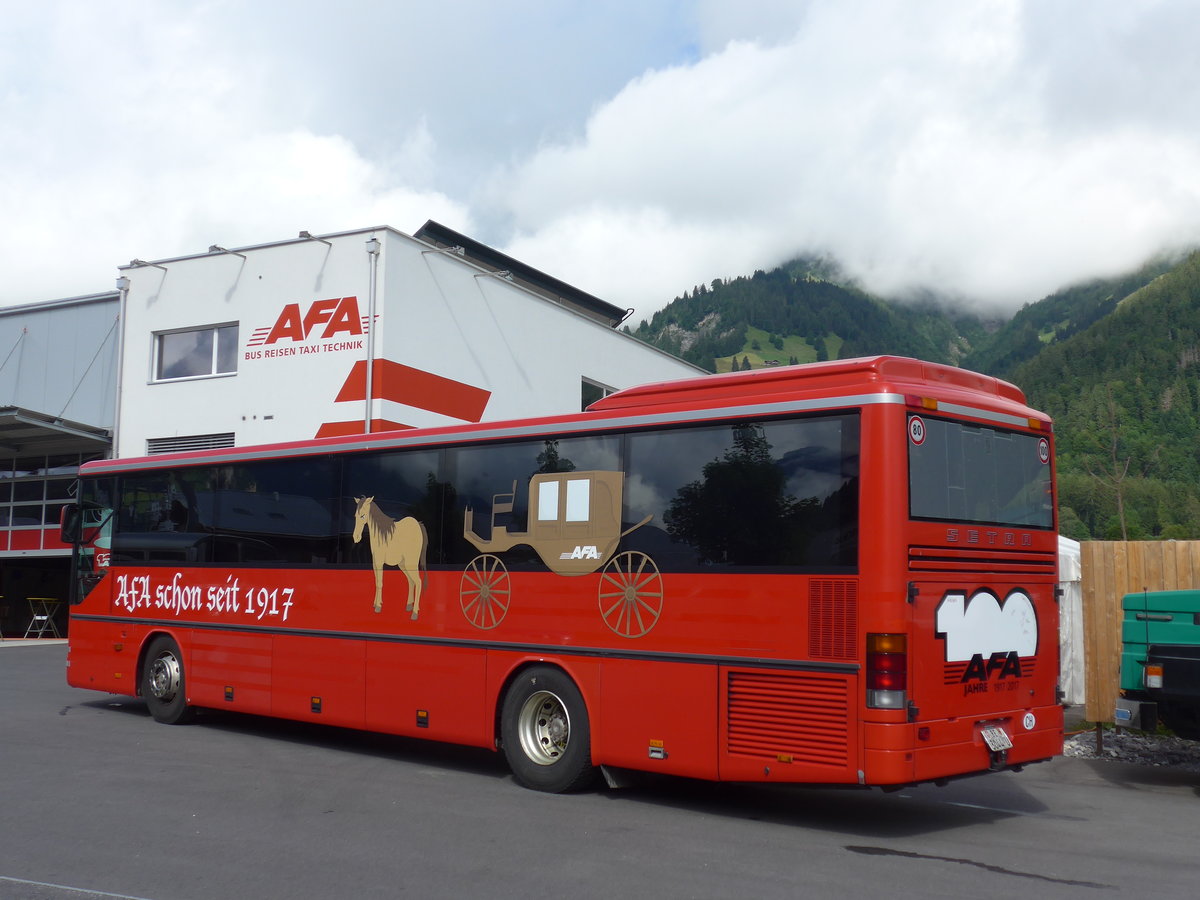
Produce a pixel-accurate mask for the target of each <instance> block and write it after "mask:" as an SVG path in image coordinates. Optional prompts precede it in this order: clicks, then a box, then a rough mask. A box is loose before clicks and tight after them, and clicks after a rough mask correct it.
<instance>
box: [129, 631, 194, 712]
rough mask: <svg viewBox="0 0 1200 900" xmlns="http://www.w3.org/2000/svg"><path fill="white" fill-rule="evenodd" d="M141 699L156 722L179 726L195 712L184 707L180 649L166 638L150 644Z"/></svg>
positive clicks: (185, 705)
mask: <svg viewBox="0 0 1200 900" xmlns="http://www.w3.org/2000/svg"><path fill="white" fill-rule="evenodd" d="M141 687H142V696H143V697H144V698H146V706H147V708H149V710H150V715H152V716H153V717H154V720H155V721H156V722H162V723H163V724H164V725H180V724H182V723H184V722H186V721H188V720H189V719H190V718H191V717H192V714H193V712H194V710H193V709H192V708H191V707H189V706H188V705H187V691H186V690H185V684H184V675H183V654H182V653H180V652H179V645H178V644H176V643H175V641H174V640H173V639H171V638H169V637H167V635H165V634H160V635H159V636H158V637H156V638H154V639H153V640H152V641H151V642H150V646H149V647H148V648H147V650H146V659H145V662H143V664H142V679H141Z"/></svg>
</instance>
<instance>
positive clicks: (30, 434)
mask: <svg viewBox="0 0 1200 900" xmlns="http://www.w3.org/2000/svg"><path fill="white" fill-rule="evenodd" d="M111 440H112V435H111V434H110V433H109V432H108V429H106V428H98V427H96V426H94V425H81V424H80V423H78V422H68V421H66V420H65V419H60V418H58V417H56V416H51V415H47V414H46V413H40V412H35V411H34V410H30V409H21V408H20V407H16V406H6V407H0V455H4V456H41V455H43V454H44V455H46V456H53V455H55V454H58V453H78V452H81V450H83V449H84V448H87V447H90V448H92V449H95V450H107V449H108V446H109V443H110V441H111Z"/></svg>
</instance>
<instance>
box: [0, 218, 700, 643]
mask: <svg viewBox="0 0 1200 900" xmlns="http://www.w3.org/2000/svg"><path fill="white" fill-rule="evenodd" d="M119 272H120V277H119V278H118V279H117V286H118V291H117V292H109V293H103V294H94V295H88V296H85V297H76V298H71V299H67V300H59V301H53V302H49V303H38V304H30V305H28V306H22V307H14V308H10V309H5V310H0V392H2V394H3V395H2V396H0V594H3V596H2V597H0V631H2V633H3V634H4V636H6V637H11V636H12V635H13V634H14V633H15V634H16V635H17V636H21V635H22V634H23V633H24V631H25V630H27V628H28V623H29V620H30V617H31V607H30V606H29V598H35V597H47V598H52V599H53V598H56V597H57V598H62V597H65V596H66V591H67V566H68V556H69V553H70V551H69V549H68V548H67V547H65V546H63V545H62V544H61V543H59V542H58V540H57V523H58V515H59V511H60V509H61V507H62V505H63V504H64V503H66V502H68V501H69V499H70V496H71V493H70V492H71V489H72V485H73V483H74V476H75V473H76V471H77V470H78V467H79V465H80V463H81V462H85V461H87V460H88V459H94V458H98V457H102V456H109V455H111V456H123V457H127V456H142V455H146V454H152V453H162V452H170V451H175V450H183V449H201V448H206V447H222V446H244V445H249V444H261V443H269V442H278V441H293V440H304V439H308V438H313V437H317V436H324V435H339V434H356V433H362V432H364V431H366V430H370V431H382V430H390V429H394V428H406V427H414V426H427V425H441V424H454V423H461V422H474V421H480V420H485V419H486V420H496V419H502V418H512V417H520V416H537V415H552V414H558V413H567V412H575V411H578V410H579V409H581V408H582V407H583V406H586V405H587V404H588V403H590V402H592V401H593V400H595V399H598V398H599V397H601V396H603V395H604V394H605V393H607V392H609V391H611V390H614V389H619V388H624V387H629V386H631V385H635V384H642V383H646V382H651V381H664V380H670V379H676V378H683V377H690V376H694V375H697V374H701V372H702V370H700V369H697V368H696V367H694V366H692V365H690V364H689V363H685V362H683V361H682V360H680V359H677V358H676V357H674V356H671V355H670V354H667V353H663V352H661V351H659V350H656V349H654V348H652V347H650V346H648V345H646V344H643V343H642V342H640V341H638V340H636V339H634V338H632V337H630V336H628V335H626V334H623V333H622V332H620V331H619V330H618V328H617V326H618V325H619V324H620V323H621V322H622V321H623V320H624V318H625V317H626V316H627V313H628V311H627V310H624V309H621V308H619V307H616V306H613V305H611V304H609V303H605V302H604V301H603V300H600V299H598V298H596V297H593V296H591V295H590V294H586V293H584V292H583V291H580V290H577V289H575V288H573V287H571V286H569V285H567V284H564V283H562V282H560V281H558V280H557V279H555V278H553V277H551V276H549V275H546V274H545V273H542V272H539V271H537V270H536V269H533V268H531V267H529V266H526V265H524V264H522V263H520V262H518V261H517V260H514V259H511V258H509V257H507V256H504V255H503V254H501V253H497V252H496V251H494V250H491V249H490V248H488V247H485V246H483V245H482V244H479V243H477V242H476V241H473V240H471V239H470V238H468V237H466V236H464V235H461V234H458V233H456V232H454V231H451V230H450V229H448V228H445V227H443V226H441V225H438V224H437V223H435V222H428V223H426V224H425V226H423V227H422V228H421V229H420V230H419V231H418V232H417V233H416V234H415V235H411V236H410V235H406V234H402V233H400V232H399V231H396V230H394V229H392V228H387V227H379V228H367V229H362V230H358V231H350V232H342V233H338V234H327V235H316V236H312V235H309V234H308V233H307V232H301V236H300V237H298V238H294V239H290V240H284V241H277V242H274V243H269V244H259V245H255V246H252V247H231V248H223V247H211V248H209V250H208V252H206V253H201V254H196V255H194V256H184V257H178V258H174V259H162V260H152V261H148V262H147V261H143V260H133V261H132V262H130V263H129V264H128V265H125V266H120V267H119ZM63 618H64V617H63V616H62V615H61V611H60V612H59V614H58V621H59V622H61V621H62V619H63Z"/></svg>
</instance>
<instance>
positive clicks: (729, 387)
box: [588, 356, 1025, 411]
mask: <svg viewBox="0 0 1200 900" xmlns="http://www.w3.org/2000/svg"><path fill="white" fill-rule="evenodd" d="M864 383H875V384H878V385H879V386H880V387H884V386H886V385H897V386H903V385H908V386H909V387H910V388H911V389H912V390H913V392H914V393H920V390H919V388H921V387H924V388H926V389H928V388H929V387H931V386H937V387H951V388H958V389H964V390H968V391H972V392H981V393H985V394H994V395H995V396H997V397H999V398H1002V399H1004V400H1008V401H1012V402H1014V403H1019V404H1022V405H1024V403H1025V394H1024V393H1023V392H1022V391H1021V389H1020V388H1018V387H1017V386H1016V385H1013V384H1009V383H1008V382H1007V381H1001V380H1000V379H999V378H993V377H992V376H990V375H980V374H979V373H978V372H972V371H970V370H968V369H959V368H956V367H954V366H947V365H942V364H940V363H929V362H922V361H921V360H919V359H909V358H907V357H901V356H867V357H859V358H857V359H839V360H833V361H830V362H819V363H808V364H805V365H802V366H778V367H772V368H766V369H755V370H753V371H750V372H729V373H726V374H722V375H710V376H708V377H707V378H687V379H683V380H681V381H664V382H658V383H655V384H645V385H641V386H639V387H632V388H627V389H626V390H623V391H618V392H616V393H614V394H610V395H608V396H607V397H605V398H603V399H601V400H597V401H596V402H595V403H593V404H592V405H591V406H589V407H588V409H589V410H596V411H599V410H610V409H632V408H634V407H639V406H662V405H669V404H677V403H685V404H688V405H696V406H701V405H703V406H707V405H723V404H722V401H726V402H729V401H732V400H734V399H736V400H737V401H738V402H739V403H740V402H745V401H747V400H752V399H753V398H755V397H761V398H764V399H766V398H770V397H772V395H777V394H794V393H796V392H797V391H798V390H802V391H805V392H808V391H835V390H837V389H838V388H840V387H849V386H852V385H856V386H861V385H863V384H864Z"/></svg>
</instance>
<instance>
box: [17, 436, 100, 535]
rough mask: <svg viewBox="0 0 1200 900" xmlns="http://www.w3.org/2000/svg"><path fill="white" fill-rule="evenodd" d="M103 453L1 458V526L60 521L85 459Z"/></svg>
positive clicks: (37, 525)
mask: <svg viewBox="0 0 1200 900" xmlns="http://www.w3.org/2000/svg"><path fill="white" fill-rule="evenodd" d="M99 456H100V455H99V454H97V453H88V454H79V453H68V454H63V455H59V456H30V457H21V458H17V459H12V458H4V459H0V526H3V527H5V528H46V527H52V526H54V525H57V524H58V520H59V516H60V514H61V512H62V507H63V505H64V504H66V503H68V502H70V500H71V498H72V496H73V494H74V490H75V478H76V474H77V473H78V471H79V465H80V463H81V462H87V461H88V460H91V459H98V458H99Z"/></svg>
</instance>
